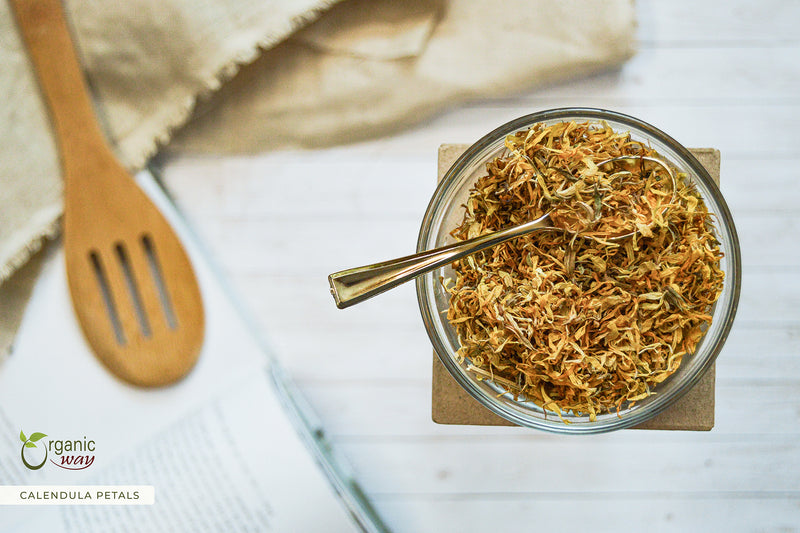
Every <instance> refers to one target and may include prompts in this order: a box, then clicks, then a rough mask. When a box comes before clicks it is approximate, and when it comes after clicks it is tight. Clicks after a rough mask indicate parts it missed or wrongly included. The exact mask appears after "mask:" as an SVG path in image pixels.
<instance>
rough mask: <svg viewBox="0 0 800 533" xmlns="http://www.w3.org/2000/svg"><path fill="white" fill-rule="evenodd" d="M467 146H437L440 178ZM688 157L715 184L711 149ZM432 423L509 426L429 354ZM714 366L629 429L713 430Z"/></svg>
mask: <svg viewBox="0 0 800 533" xmlns="http://www.w3.org/2000/svg"><path fill="white" fill-rule="evenodd" d="M467 148H468V145H463V144H443V145H442V146H440V147H439V174H438V176H439V177H438V179H440V180H441V179H442V177H443V176H444V174H445V172H447V170H448V169H449V168H450V167H451V166H452V164H453V163H454V162H455V160H456V159H457V158H458V156H460V155H461V154H462V153H463V152H464V151H465V150H466V149H467ZM691 152H692V154H694V156H695V157H696V158H697V159H698V161H700V163H702V164H703V166H705V167H706V169H707V170H708V173H709V174H710V175H711V177H712V178H713V179H714V181H716V182H717V184H719V167H720V154H719V150H716V149H714V148H694V149H691ZM432 385H433V386H432V400H433V401H432V404H431V405H432V409H431V414H432V418H433V421H434V422H436V423H437V424H455V425H473V426H513V425H514V423H513V422H509V421H508V420H506V419H505V418H502V417H500V416H498V415H496V414H494V413H493V412H492V411H489V410H488V409H487V408H485V407H484V406H483V405H481V404H480V403H478V401H477V400H475V399H474V398H473V397H472V396H470V395H469V393H467V391H465V390H464V389H463V388H462V387H461V386H460V385H459V384H458V383H456V381H455V380H454V379H453V377H452V376H451V375H450V373H449V372H448V371H447V369H446V368H445V367H444V365H443V364H442V363H441V361H439V358H438V357H437V356H436V353H434V354H433V384H432ZM714 385H715V373H714V366H713V365H712V366H711V368H709V370H708V371H707V372H706V373H705V374H704V375H703V377H702V378H701V379H700V381H699V382H698V383H697V385H695V386H694V387H693V388H692V390H690V391H688V392H687V393H686V394H684V396H683V397H681V399H680V400H678V401H677V402H675V403H674V404H673V405H671V406H670V407H669V408H668V409H666V410H665V411H663V412H661V413H660V414H658V415H657V416H655V417H653V418H651V419H650V420H648V421H647V422H644V423H642V424H639V425H638V426H634V428H633V429H665V430H683V431H709V430H711V428H713V427H714Z"/></svg>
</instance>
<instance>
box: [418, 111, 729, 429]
mask: <svg viewBox="0 0 800 533" xmlns="http://www.w3.org/2000/svg"><path fill="white" fill-rule="evenodd" d="M569 120H576V121H587V120H588V121H595V122H601V121H607V122H610V123H614V124H612V127H614V128H615V129H617V127H618V126H616V125H622V126H623V127H625V128H627V129H628V131H630V132H631V134H632V135H633V136H634V137H635V138H639V139H641V138H642V137H644V138H645V139H646V140H649V141H650V142H651V143H653V144H654V145H655V146H654V148H656V150H657V151H658V152H659V153H660V154H661V155H662V156H663V157H665V158H667V159H669V160H670V161H671V162H672V163H673V164H677V166H679V168H681V167H682V168H681V169H682V170H684V171H688V175H689V177H690V179H692V180H693V181H696V182H699V183H697V186H698V188H699V189H700V190H701V191H700V192H701V194H702V195H703V199H704V200H705V201H706V203H707V205H708V207H709V210H710V211H711V212H712V213H714V214H715V216H716V224H715V227H716V230H717V233H718V237H719V241H720V243H721V246H722V249H723V251H724V253H725V257H723V259H722V261H723V263H724V265H725V266H726V268H725V269H724V271H725V282H724V286H723V290H722V294H721V295H720V297H719V299H718V301H717V303H716V304H715V307H714V311H713V315H714V320H713V322H712V324H711V326H710V327H709V328H708V330H707V331H706V333H705V335H704V336H703V338H702V340H701V342H700V345H699V346H698V349H697V350H696V351H695V353H694V354H692V355H691V356H690V357H688V358H684V361H683V364H682V368H681V370H682V371H681V370H679V371H678V372H676V373H675V374H673V375H672V376H671V377H670V378H669V379H668V380H666V381H665V383H664V384H660V386H664V385H665V384H667V383H670V382H673V383H672V385H669V390H668V391H665V390H663V389H662V391H661V392H668V393H666V394H658V393H657V394H654V395H652V396H650V397H649V398H647V399H645V400H643V401H641V402H638V403H637V404H636V405H635V406H634V407H633V408H629V409H626V410H624V411H623V412H622V413H623V414H624V416H621V417H618V416H617V415H616V413H610V414H608V413H607V414H605V415H601V416H598V417H597V421H595V422H589V421H586V422H584V421H583V420H584V418H585V419H586V420H588V417H581V418H580V422H578V423H572V424H566V423H564V422H562V421H561V419H560V418H559V417H558V415H556V414H555V413H552V412H545V411H544V410H542V409H541V408H539V407H538V406H535V405H533V402H527V406H526V407H525V409H526V410H527V412H528V413H538V416H532V415H531V414H527V415H526V414H525V411H524V410H523V409H522V408H521V407H520V406H522V405H526V404H525V402H517V401H514V400H513V399H512V398H511V395H510V394H508V393H506V394H501V392H502V390H503V389H495V390H494V393H493V394H494V395H491V394H489V392H488V391H486V390H484V389H482V388H481V387H480V386H479V385H478V384H477V382H476V380H475V379H474V378H472V377H470V376H469V375H468V374H467V373H466V371H465V370H464V369H463V368H462V367H461V366H460V365H459V364H458V363H457V362H456V361H455V359H454V357H453V356H452V354H453V351H452V350H451V349H450V348H449V347H448V346H447V345H446V343H445V341H444V340H443V339H444V338H445V331H444V328H448V327H449V324H447V320H446V318H442V317H441V315H440V314H439V312H438V309H437V306H436V303H435V301H434V291H433V287H434V284H435V283H438V281H437V280H438V277H439V276H440V275H441V274H442V273H443V272H444V269H438V270H435V271H433V272H430V273H428V274H425V275H423V276H420V277H418V278H417V280H416V288H417V300H418V303H419V308H420V312H421V314H422V319H423V322H424V324H425V329H426V330H427V332H428V337H429V338H430V340H431V343H432V344H433V347H434V350H435V351H436V354H437V355H438V357H439V359H440V360H441V361H442V363H443V364H444V366H445V368H447V370H448V372H449V373H450V375H451V376H453V378H454V379H455V380H456V382H457V383H458V384H459V385H460V386H461V387H462V388H464V389H465V390H466V391H467V392H468V393H469V394H470V395H471V396H472V397H473V398H475V399H476V400H477V401H478V402H480V403H481V404H482V405H484V406H485V407H486V408H488V409H489V410H490V411H492V412H494V413H495V414H497V415H499V416H501V417H503V418H505V419H506V420H509V421H511V422H513V423H515V424H517V425H520V426H525V427H530V428H536V429H542V430H546V431H550V432H555V433H569V434H592V433H603V432H607V431H613V430H617V429H623V428H627V427H631V426H634V425H637V424H640V423H642V422H644V421H646V420H648V419H650V418H652V417H653V416H655V415H657V414H658V413H660V412H662V411H663V410H665V409H666V408H668V407H669V406H670V405H672V404H673V403H674V402H675V401H677V400H678V399H679V398H680V397H682V396H683V395H684V394H685V393H686V392H687V391H689V390H690V389H691V388H692V387H693V386H694V385H695V384H696V383H697V382H698V381H699V380H700V378H701V377H702V376H703V374H704V373H705V372H706V370H708V368H709V367H710V366H711V365H712V364H713V362H714V361H715V359H716V357H717V355H718V354H719V352H720V350H721V349H722V347H723V345H724V343H725V340H726V338H727V336H728V333H729V332H730V329H731V326H732V324H733V321H734V317H735V315H736V309H737V307H738V302H739V293H740V290H741V252H740V249H739V238H738V236H737V233H736V228H735V226H734V222H733V218H732V217H731V213H730V210H729V209H728V205H727V203H726V202H725V199H724V198H723V196H722V193H721V192H720V190H719V187H718V186H717V185H716V183H715V182H714V180H713V179H712V178H711V176H710V175H709V174H708V171H706V169H705V168H704V167H703V165H702V164H700V162H699V161H698V160H697V159H696V158H695V157H694V155H692V153H691V152H689V150H688V149H686V148H685V147H683V146H682V145H681V144H680V143H678V142H677V141H676V140H675V139H673V138H672V137H670V136H669V135H667V134H666V133H664V132H662V131H661V130H659V129H658V128H656V127H654V126H652V125H650V124H648V123H646V122H644V121H642V120H640V119H637V118H635V117H632V116H629V115H625V114H622V113H618V112H616V111H609V110H605V109H598V108H583V107H567V108H558V109H550V110H546V111H540V112H536V113H531V114H529V115H525V116H523V117H519V118H517V119H514V120H512V121H510V122H507V123H505V124H503V125H502V126H499V127H498V128H496V129H495V130H493V131H492V132H490V133H488V134H486V135H484V136H483V137H482V138H481V139H479V140H478V141H477V142H476V143H474V144H473V145H472V146H470V147H469V148H468V149H467V150H466V151H465V152H464V153H463V154H462V155H461V156H460V157H458V158H457V159H456V161H455V163H453V165H452V166H451V167H450V169H449V170H448V171H447V172H446V173H445V175H444V177H443V178H442V180H441V182H440V183H439V185H438V186H437V188H436V190H435V192H434V194H433V197H432V198H431V201H430V203H429V204H428V208H427V209H426V211H425V216H424V217H423V219H422V224H421V227H420V233H419V238H418V241H417V252H421V251H424V250H427V249H429V248H431V247H433V246H434V245H435V242H436V237H437V236H436V234H434V232H433V230H434V223H435V222H436V216H437V214H438V213H439V212H440V211H441V208H442V207H446V200H447V198H448V197H449V194H448V193H452V192H453V191H454V189H455V187H456V186H457V185H458V184H459V183H460V179H461V178H462V175H463V174H464V172H468V171H469V172H474V169H475V168H476V167H475V165H481V171H483V168H485V167H483V165H484V162H485V161H486V157H487V156H489V155H490V154H494V153H496V152H497V151H498V150H500V149H502V147H503V143H504V140H505V137H506V136H507V135H509V134H512V133H514V132H517V131H520V130H523V129H527V128H529V127H530V126H531V125H533V124H535V123H537V122H561V121H569ZM659 145H660V146H659ZM429 243H430V244H429ZM718 309H722V312H721V315H720V316H716V314H717V310H718ZM687 359H688V361H687ZM687 365H688V368H684V367H686V366H687ZM484 384H487V386H489V387H491V385H488V383H487V382H486V381H484ZM497 395H499V396H497ZM503 397H505V400H501V398H503ZM540 417H541V418H540Z"/></svg>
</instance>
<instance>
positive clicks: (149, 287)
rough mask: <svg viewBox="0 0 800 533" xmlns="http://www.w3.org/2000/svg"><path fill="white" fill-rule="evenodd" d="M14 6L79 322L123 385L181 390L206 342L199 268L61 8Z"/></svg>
mask: <svg viewBox="0 0 800 533" xmlns="http://www.w3.org/2000/svg"><path fill="white" fill-rule="evenodd" d="M11 3H12V5H13V7H14V11H15V13H16V18H17V23H18V25H19V28H20V30H21V32H22V35H23V37H24V40H25V43H26V45H27V47H28V51H29V54H30V56H31V59H32V60H33V64H34V66H35V69H36V72H37V75H38V78H39V85H40V86H41V88H42V91H43V93H44V97H45V100H46V102H47V104H48V107H49V108H50V115H51V118H52V122H53V126H54V130H55V136H56V139H57V142H58V146H59V150H60V153H61V164H62V170H63V175H64V249H65V257H66V268H67V280H68V283H69V290H70V294H71V296H72V304H73V307H74V309H75V313H76V315H77V317H78V322H79V323H80V326H81V329H82V330H83V333H84V335H85V337H86V339H87V340H88V342H89V344H90V345H91V347H92V350H93V351H94V353H95V354H96V355H97V357H98V358H99V359H100V360H101V361H102V362H103V363H104V364H105V366H106V367H108V369H109V370H110V371H111V372H112V373H114V374H115V375H117V376H118V377H120V378H121V379H123V380H125V381H127V382H129V383H132V384H135V385H140V386H145V387H154V386H160V385H166V384H169V383H173V382H175V381H177V380H178V379H180V378H181V377H183V376H185V375H186V374H187V373H188V372H189V371H190V370H191V368H192V367H193V366H194V364H195V362H196V360H197V357H198V355H199V352H200V347H201V345H202V342H203V329H204V313H203V304H202V299H201V295H200V289H199V287H198V285H197V280H196V278H195V275H194V271H193V270H192V265H191V263H190V262H189V258H188V257H187V255H186V252H185V250H184V249H183V246H182V245H181V243H180V241H179V240H178V238H177V236H176V235H175V233H174V232H173V230H172V228H171V227H170V226H169V224H168V223H167V221H166V220H165V219H164V217H163V215H162V214H161V213H160V212H159V211H158V209H157V208H156V206H155V205H153V203H152V202H151V201H150V199H149V198H148V197H147V196H146V195H145V193H144V192H143V191H142V190H141V189H140V188H139V187H138V186H137V185H136V183H135V182H134V179H133V176H131V174H130V173H129V172H128V171H127V170H126V169H125V168H124V167H123V166H122V165H121V164H120V163H119V161H118V160H117V158H116V157H115V155H114V154H113V152H112V150H111V148H110V146H109V145H108V143H107V142H106V139H105V137H104V135H103V133H102V131H101V129H100V126H99V124H98V122H97V118H96V116H95V113H94V110H93V108H92V102H91V99H90V96H89V92H88V90H87V87H86V85H85V82H84V79H83V75H82V72H81V68H80V64H79V62H78V59H77V55H76V52H75V48H74V45H73V42H72V39H71V36H70V31H69V28H68V27H67V21H66V17H65V15H64V10H63V6H62V4H61V1H60V0H12V2H11Z"/></svg>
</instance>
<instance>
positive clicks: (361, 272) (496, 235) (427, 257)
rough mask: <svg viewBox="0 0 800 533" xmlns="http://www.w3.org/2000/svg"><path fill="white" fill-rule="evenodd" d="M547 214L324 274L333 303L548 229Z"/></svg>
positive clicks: (349, 301)
mask: <svg viewBox="0 0 800 533" xmlns="http://www.w3.org/2000/svg"><path fill="white" fill-rule="evenodd" d="M552 229H554V228H553V227H552V223H551V221H550V216H549V215H544V216H542V217H540V218H538V219H536V220H532V221H531V222H527V223H525V224H521V225H519V226H512V227H510V228H506V229H503V230H499V231H495V232H492V233H487V234H485V235H481V236H480V237H475V238H474V239H469V240H466V241H461V242H457V243H454V244H449V245H447V246H443V247H441V248H434V249H432V250H426V251H424V252H420V253H417V254H413V255H408V256H405V257H400V258H398V259H392V260H389V261H383V262H381V263H375V264H373V265H366V266H362V267H356V268H350V269H347V270H342V271H340V272H335V273H333V274H331V275H330V276H328V282H329V283H330V285H331V294H332V295H333V299H334V300H335V301H336V307H338V308H339V309H344V308H346V307H350V306H351V305H355V304H357V303H359V302H363V301H364V300H366V299H367V298H371V297H373V296H375V295H377V294H380V293H382V292H385V291H388V290H389V289H391V288H393V287H396V286H398V285H400V284H401V283H404V282H406V281H408V280H410V279H413V278H416V277H417V276H420V275H422V274H425V273H426V272H430V271H431V270H434V269H436V268H439V267H441V266H445V265H448V264H450V263H452V262H453V261H455V260H457V259H461V258H462V257H466V256H468V255H471V254H474V253H476V252H480V251H481V250H485V249H486V248H490V247H492V246H494V245H496V244H500V243H501V242H505V241H507V240H510V239H514V238H516V237H519V236H521V235H526V234H528V233H531V232H534V231H537V230H552Z"/></svg>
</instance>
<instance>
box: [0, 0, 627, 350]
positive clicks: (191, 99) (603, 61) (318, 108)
mask: <svg viewBox="0 0 800 533" xmlns="http://www.w3.org/2000/svg"><path fill="white" fill-rule="evenodd" d="M66 8H67V13H68V17H69V19H70V22H71V24H72V29H73V33H74V35H75V37H76V41H77V46H78V49H79V54H80V56H81V58H82V62H83V65H84V68H85V71H86V76H87V79H88V81H89V84H90V86H91V89H92V92H93V96H94V98H95V102H96V106H97V110H98V113H99V115H100V116H101V117H102V120H103V123H104V126H105V128H106V132H107V133H108V135H109V137H110V138H111V140H112V141H113V143H114V145H115V148H116V151H117V153H118V155H119V157H120V158H121V160H122V161H123V163H124V164H125V165H127V166H128V167H129V168H130V169H132V170H136V169H139V168H141V167H142V166H143V165H145V164H146V162H147V161H148V159H149V158H150V157H152V156H153V155H154V154H155V153H156V152H157V151H158V150H159V149H161V148H162V147H164V146H167V145H168V146H169V149H170V150H179V151H193V152H197V151H203V152H209V151H210V152H220V151H222V152H228V153H230V152H239V153H242V152H257V151H263V150H267V149H272V148H277V147H284V146H301V147H319V146H324V145H331V144H336V143H342V142H348V141H353V140H358V139H364V138H368V137H372V136H376V135H381V134H386V133H388V132H391V131H395V130H397V129H398V128H402V127H405V126H408V125H410V124H412V123H414V122H415V121H419V120H420V119H422V118H424V117H426V116H429V115H430V114H431V113H434V112H437V111H440V110H442V109H443V108H445V107H452V106H455V105H458V104H459V103H463V102H465V101H467V100H469V99H473V98H479V97H499V96H505V95H509V94H513V93H514V92H517V91H521V90H526V89H530V88H532V87H535V86H538V85H542V84H546V83H552V82H554V81H560V80H564V79H567V78H569V77H575V76H578V75H584V74H588V73H591V72H594V71H598V70H601V69H604V68H609V67H612V66H615V65H618V64H620V63H621V62H623V61H624V60H625V59H627V58H628V57H630V56H631V55H632V54H633V43H634V31H635V17H634V7H633V2H632V0H594V1H591V2H585V1H578V0H572V1H570V0H562V1H553V0H508V1H505V2H493V1H490V0H450V1H447V0H372V1H370V0H343V1H338V2H337V1H336V0H129V1H127V2H95V1H90V0H66ZM0 64H1V65H2V69H1V70H0V94H2V95H3V98H2V99H1V100H0V124H2V127H3V132H4V133H5V136H4V139H3V142H2V143H0V358H1V357H2V355H3V354H4V353H6V352H7V351H8V349H9V346H10V345H11V342H12V340H13V335H14V333H15V331H16V328H17V326H18V324H19V321H20V317H21V315H22V311H23V309H24V304H25V302H26V301H27V298H28V295H29V293H30V290H31V287H32V285H33V280H34V279H35V276H36V273H37V260H36V255H37V253H36V252H37V251H38V250H39V249H40V248H41V246H42V244H43V243H44V242H45V241H46V240H47V239H48V238H50V237H53V236H55V235H57V233H58V223H59V216H60V212H61V192H62V184H61V177H60V170H59V164H58V155H57V152H56V146H55V144H54V141H53V139H52V136H51V133H50V124H49V118H48V115H47V111H46V109H45V108H44V107H43V102H42V100H41V97H40V93H39V90H38V86H37V82H36V78H35V76H34V73H33V71H32V68H31V64H30V61H29V59H28V57H27V54H26V52H25V49H24V47H23V45H22V43H21V41H20V37H19V34H18V32H17V30H16V26H15V21H14V18H13V15H12V13H11V11H10V8H9V5H8V3H7V2H6V1H2V0H0ZM447 140H448V139H442V141H443V142H444V141H447ZM198 186H200V187H202V184H198Z"/></svg>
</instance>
